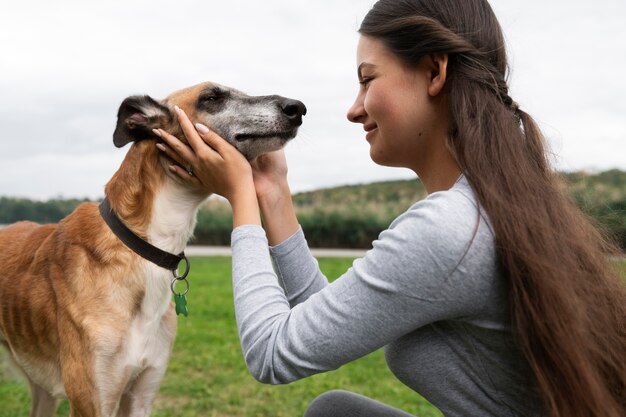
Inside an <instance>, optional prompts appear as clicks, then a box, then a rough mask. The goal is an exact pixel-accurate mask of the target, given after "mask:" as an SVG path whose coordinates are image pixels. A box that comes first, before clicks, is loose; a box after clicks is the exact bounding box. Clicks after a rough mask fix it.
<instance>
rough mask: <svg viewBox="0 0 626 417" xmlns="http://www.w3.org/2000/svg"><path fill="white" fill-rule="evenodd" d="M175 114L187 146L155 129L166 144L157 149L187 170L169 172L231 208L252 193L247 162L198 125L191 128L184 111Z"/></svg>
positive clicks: (177, 110)
mask: <svg viewBox="0 0 626 417" xmlns="http://www.w3.org/2000/svg"><path fill="white" fill-rule="evenodd" d="M175 110H176V114H177V116H178V122H179V123H180V126H181V128H182V129H183V133H184V134H185V138H187V142H188V143H189V145H187V144H185V143H183V142H181V141H180V140H179V139H178V138H177V137H175V136H173V135H171V134H169V133H168V132H166V131H164V130H162V129H154V133H155V134H156V135H158V136H159V137H160V138H161V139H163V141H164V142H165V143H166V144H167V145H164V144H161V143H159V144H157V147H158V148H159V149H160V150H161V151H163V152H165V153H166V154H167V155H168V156H169V157H170V158H172V159H174V160H175V161H178V162H180V163H181V165H183V166H185V167H186V168H187V170H185V169H183V168H182V167H181V166H178V165H170V169H171V170H172V171H173V172H174V173H176V174H177V175H178V176H179V177H180V178H182V179H184V180H187V181H190V182H192V183H194V184H195V185H197V186H198V187H199V188H201V189H202V190H204V191H206V192H207V193H216V194H219V195H221V196H223V197H225V198H226V199H227V200H228V201H229V202H230V203H231V205H232V204H233V202H234V201H235V200H237V198H238V197H239V195H240V194H241V193H247V192H249V191H250V189H251V190H252V191H254V182H253V179H252V168H251V167H250V163H249V162H248V161H247V160H246V158H245V157H244V156H243V155H242V154H241V153H240V152H239V151H238V150H237V149H236V148H235V147H234V146H232V145H231V144H230V143H228V142H226V140H224V139H222V138H221V137H220V136H219V135H217V134H216V133H215V132H212V131H210V130H209V129H208V128H207V127H206V126H204V125H201V124H199V123H198V124H196V126H195V128H194V126H193V124H192V123H191V121H190V120H189V118H188V117H187V115H186V114H185V112H184V111H183V110H181V109H180V108H178V107H176V108H175Z"/></svg>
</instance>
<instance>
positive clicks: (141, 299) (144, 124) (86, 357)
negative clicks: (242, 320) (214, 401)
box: [0, 83, 306, 417]
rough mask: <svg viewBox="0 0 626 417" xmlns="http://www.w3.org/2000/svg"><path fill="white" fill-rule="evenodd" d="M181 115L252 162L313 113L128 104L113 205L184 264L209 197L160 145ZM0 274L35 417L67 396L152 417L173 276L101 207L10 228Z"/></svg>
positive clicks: (281, 105) (212, 88)
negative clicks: (129, 243)
mask: <svg viewBox="0 0 626 417" xmlns="http://www.w3.org/2000/svg"><path fill="white" fill-rule="evenodd" d="M175 105H178V106H179V107H180V108H181V109H183V110H184V111H185V112H186V113H187V115H188V116H189V118H190V119H191V120H192V121H193V122H194V123H196V122H200V123H203V124H205V125H207V126H209V127H211V128H212V129H213V130H214V131H216V132H217V133H218V134H219V135H220V136H222V137H223V138H225V139H226V140H228V141H229V142H231V143H232V144H233V145H235V146H236V147H237V148H238V149H239V150H240V151H241V152H242V153H243V154H244V155H245V156H246V157H247V158H248V159H253V158H255V157H256V156H258V155H259V154H261V153H264V152H268V151H272V150H277V149H279V148H281V147H282V146H284V145H285V143H286V142H287V141H288V140H289V139H292V138H293V137H295V135H296V132H297V130H298V127H299V126H300V125H301V124H302V116H303V115H304V114H305V113H306V108H305V107H304V105H303V104H302V103H301V102H299V101H297V100H290V99H286V98H283V97H280V96H259V97H252V96H248V95H245V94H243V93H241V92H239V91H237V90H234V89H231V88H228V87H224V86H221V85H218V84H213V83H204V84H200V85H196V86H193V87H190V88H187V89H183V90H180V91H177V92H175V93H173V94H171V95H170V96H168V97H167V98H166V99H164V100H162V101H156V100H154V99H152V98H150V97H149V96H132V97H129V98H127V99H126V100H124V102H123V103H122V105H121V107H120V109H119V112H118V120H117V127H116V129H115V133H114V135H113V140H114V143H115V145H116V146H118V147H122V146H124V145H126V144H128V143H130V142H134V143H133V145H132V146H131V148H130V149H129V151H128V153H127V155H126V157H125V159H124V161H123V162H122V164H121V166H120V168H119V170H118V171H117V173H115V175H114V176H113V178H112V179H111V180H110V181H109V183H108V184H107V185H106V187H105V192H106V195H107V197H108V199H109V201H110V204H111V207H112V209H113V210H114V211H115V212H117V214H118V216H119V217H120V219H121V220H122V221H123V222H124V223H125V224H126V225H127V226H128V227H129V228H130V229H131V230H132V231H134V232H135V234H137V235H138V236H140V237H142V238H143V239H144V240H146V241H148V242H150V243H151V244H152V245H154V246H156V247H158V248H160V249H162V250H165V251H168V252H170V253H174V254H177V253H180V252H181V251H183V249H184V248H185V246H186V244H187V241H188V240H189V238H190V237H191V235H192V232H193V230H194V227H195V224H196V213H197V210H198V207H199V205H200V204H201V202H202V201H203V200H204V199H205V198H206V197H207V194H206V192H203V191H200V190H198V189H196V188H193V186H191V185H189V184H186V183H184V182H183V181H181V180H180V179H179V178H178V177H177V176H176V175H175V174H173V173H171V172H170V170H169V169H168V165H169V164H171V163H172V162H173V161H171V160H169V159H168V158H167V156H165V155H164V154H163V153H161V152H159V151H158V149H157V148H156V146H155V141H156V140H158V138H157V137H156V136H155V135H154V134H153V133H152V129H153V128H162V129H164V130H167V131H169V132H170V133H172V134H174V135H176V136H178V137H179V138H181V139H182V138H183V135H182V131H181V129H180V127H179V125H178V122H177V119H176V117H175V116H174V106H175ZM0 265H2V270H1V271H0V345H4V346H5V347H6V348H7V349H8V351H9V357H10V359H11V360H12V362H14V364H15V365H16V366H17V368H18V369H20V370H21V371H22V372H23V374H24V375H25V376H26V378H27V379H28V382H29V384H30V388H31V392H32V411H31V416H36V417H48V416H52V415H53V414H54V412H55V410H56V407H57V402H58V399H59V398H68V399H69V403H70V409H71V416H72V417H78V416H81V417H109V416H133V417H135V416H147V415H149V414H150V411H151V407H152V402H153V400H154V398H155V395H156V393H157V391H158V388H159V385H160V383H161V380H162V378H163V375H164V374H165V370H166V367H167V363H168V359H169V356H170V353H171V350H172V345H173V342H174V337H175V332H176V315H175V313H174V310H173V305H172V302H171V295H172V294H171V291H170V282H171V281H172V272H171V271H168V270H166V269H164V268H161V267H158V266H156V265H155V264H152V263H150V262H149V261H147V260H145V259H143V258H141V257H139V256H138V255H136V254H135V252H133V251H131V250H130V249H129V248H128V247H126V246H125V245H124V244H123V243H122V242H121V241H120V240H119V239H118V238H117V237H116V235H114V234H113V233H112V232H111V230H110V229H109V227H108V226H107V225H106V224H105V222H104V221H103V219H102V218H101V215H100V213H99V211H98V205H97V204H95V203H86V204H82V205H80V206H79V207H78V208H77V209H76V210H75V211H74V212H73V213H72V214H70V215H69V216H68V217H66V218H65V219H63V220H62V221H60V222H59V223H58V224H49V225H38V224H35V223H32V222H19V223H16V224H13V225H11V226H9V227H6V228H4V229H3V230H2V231H0Z"/></svg>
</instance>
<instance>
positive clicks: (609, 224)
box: [0, 170, 626, 250]
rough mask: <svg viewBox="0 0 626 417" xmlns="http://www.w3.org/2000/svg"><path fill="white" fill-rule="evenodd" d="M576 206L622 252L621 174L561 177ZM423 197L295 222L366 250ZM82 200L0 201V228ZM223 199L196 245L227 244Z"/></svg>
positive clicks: (389, 184) (410, 194) (52, 214)
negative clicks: (600, 228)
mask: <svg viewBox="0 0 626 417" xmlns="http://www.w3.org/2000/svg"><path fill="white" fill-rule="evenodd" d="M562 175H563V177H564V179H565V183H566V186H567V190H568V192H569V194H570V195H571V196H572V198H573V200H574V201H575V202H576V204H577V205H578V206H579V207H581V209H582V210H583V211H585V212H586V213H588V214H589V215H591V216H592V217H593V218H594V219H595V220H596V221H597V222H598V223H599V224H600V225H601V226H602V227H604V228H606V229H607V230H608V232H609V233H610V234H611V235H613V236H614V237H615V239H616V240H617V241H618V243H619V244H620V245H621V247H622V248H623V249H625V250H626V172H624V171H620V170H610V171H606V172H601V173H585V172H573V173H563V174H562ZM425 196H426V192H425V190H424V187H423V185H422V184H421V182H420V181H419V180H417V179H415V180H400V181H386V182H377V183H370V184H360V185H349V186H341V187H335V188H328V189H321V190H316V191H310V192H303V193H297V194H294V196H293V201H294V205H295V208H296V212H297V214H298V219H299V221H300V224H301V225H302V227H303V229H304V230H305V233H306V235H307V239H308V241H309V244H310V245H311V246H312V247H354V248H367V247H370V244H371V242H372V241H373V240H374V239H376V237H377V236H378V234H379V233H380V232H381V231H382V230H384V229H385V228H387V227H388V226H389V224H390V223H391V221H392V220H393V219H394V218H395V217H396V216H398V215H399V214H401V213H402V212H404V211H405V210H407V209H408V208H409V207H410V206H411V204H413V203H414V202H416V201H418V200H420V199H422V198H424V197H425ZM80 202H82V200H50V201H47V202H33V201H30V200H24V199H14V198H10V197H0V224H3V223H4V224H8V223H13V222H15V221H17V220H33V221H37V222H43V223H46V222H56V221H58V220H60V219H61V218H63V217H64V216H66V215H67V214H69V213H70V212H71V211H72V210H73V209H74V208H75V207H76V206H77V205H78V204H79V203H80ZM231 225H232V215H231V211H230V207H229V205H228V203H227V202H226V201H224V200H223V199H216V198H211V199H209V200H207V201H206V203H205V204H204V205H203V207H202V209H201V210H200V212H199V215H198V225H197V227H196V231H195V235H196V240H195V243H198V244H213V245H225V244H226V245H227V244H229V242H230V231H231V228H232V226H231Z"/></svg>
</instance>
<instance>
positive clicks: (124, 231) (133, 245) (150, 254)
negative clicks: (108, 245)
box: [100, 197, 189, 271]
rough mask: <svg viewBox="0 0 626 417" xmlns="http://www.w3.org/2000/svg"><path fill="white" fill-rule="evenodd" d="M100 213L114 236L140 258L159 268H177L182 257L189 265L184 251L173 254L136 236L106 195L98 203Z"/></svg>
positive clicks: (171, 269)
mask: <svg viewBox="0 0 626 417" xmlns="http://www.w3.org/2000/svg"><path fill="white" fill-rule="evenodd" d="M100 215H101V216H102V218H103V219H104V221H105V222H106V224H107V225H108V226H109V228H110V229H111V231H112V232H113V233H114V234H115V236H117V237H118V238H119V239H120V240H121V241H122V242H124V244H125V245H126V246H128V248H129V249H131V250H132V251H133V252H135V253H136V254H137V255H139V256H141V257H142V258H144V259H147V260H148V261H150V262H152V263H153V264H155V265H158V266H160V267H161V268H165V269H169V270H170V271H174V270H175V269H177V268H178V264H179V263H180V262H181V261H182V260H183V259H184V260H185V261H186V263H187V265H189V261H188V260H187V257H186V256H185V252H181V253H180V254H178V255H174V254H173V253H169V252H166V251H164V250H161V249H159V248H157V247H156V246H154V245H152V244H150V243H148V242H146V241H145V240H143V239H142V238H140V237H139V236H137V235H136V234H135V233H134V232H133V231H132V230H130V229H129V228H128V227H127V226H126V225H125V224H124V223H123V222H122V220H120V218H119V217H118V216H117V213H115V211H113V209H112V208H111V203H110V202H109V199H108V198H106V197H105V198H104V200H103V201H102V203H100Z"/></svg>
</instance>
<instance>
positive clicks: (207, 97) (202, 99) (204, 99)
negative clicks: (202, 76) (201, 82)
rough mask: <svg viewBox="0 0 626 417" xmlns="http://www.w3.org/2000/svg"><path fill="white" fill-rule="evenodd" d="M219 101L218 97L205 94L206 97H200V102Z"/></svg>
mask: <svg viewBox="0 0 626 417" xmlns="http://www.w3.org/2000/svg"><path fill="white" fill-rule="evenodd" d="M219 99H220V97H219V96H218V95H214V94H207V95H204V96H202V97H200V101H217V100H219Z"/></svg>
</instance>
